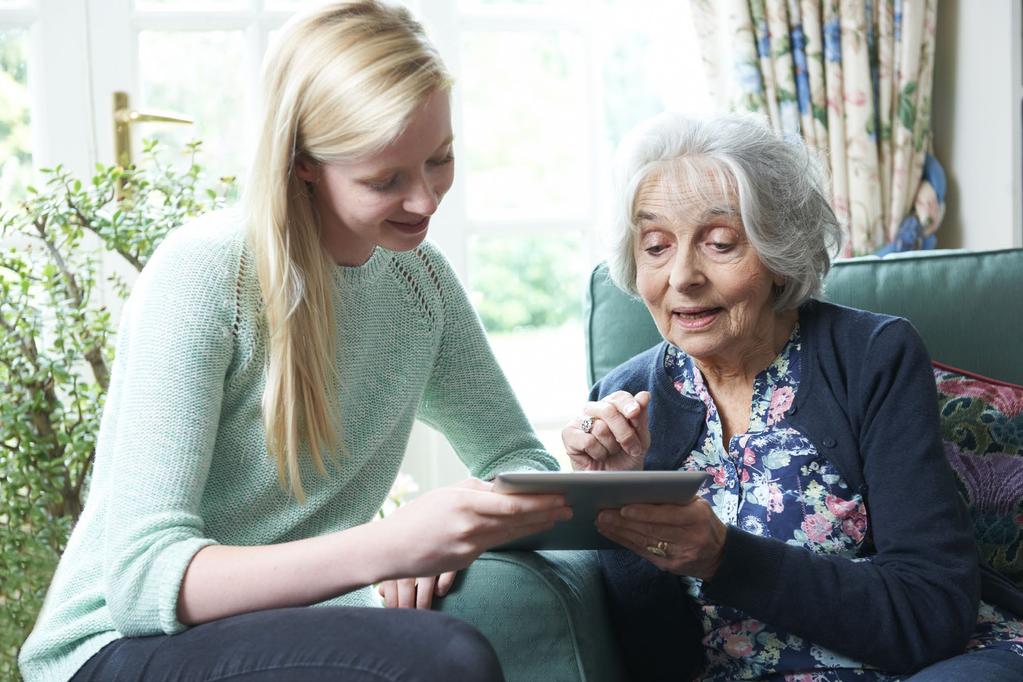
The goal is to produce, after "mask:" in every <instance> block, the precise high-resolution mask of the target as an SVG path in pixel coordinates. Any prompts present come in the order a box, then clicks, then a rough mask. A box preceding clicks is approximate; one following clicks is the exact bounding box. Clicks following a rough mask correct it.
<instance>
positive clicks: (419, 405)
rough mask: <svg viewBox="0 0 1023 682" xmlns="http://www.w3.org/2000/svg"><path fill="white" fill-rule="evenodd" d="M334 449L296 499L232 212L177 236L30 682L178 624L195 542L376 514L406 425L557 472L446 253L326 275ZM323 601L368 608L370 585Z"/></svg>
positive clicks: (42, 619) (107, 431)
mask: <svg viewBox="0 0 1023 682" xmlns="http://www.w3.org/2000/svg"><path fill="white" fill-rule="evenodd" d="M333 280H334V286H335V291H334V293H335V302H336V303H335V310H334V314H335V316H336V324H337V340H338V354H337V367H338V372H339V376H340V405H341V419H342V425H343V428H342V438H343V441H344V446H345V448H346V451H347V454H346V455H343V456H342V455H338V457H337V458H336V460H335V461H334V462H333V463H330V462H328V463H327V467H328V473H327V475H326V476H323V475H320V474H318V473H317V472H316V470H315V468H314V467H312V465H310V464H309V463H308V462H304V463H303V469H302V481H303V485H304V486H305V489H306V496H307V499H306V502H305V503H304V504H298V503H297V502H296V501H295V500H294V499H293V498H292V497H290V496H289V495H288V494H287V493H286V492H285V491H284V490H283V489H282V487H281V485H280V483H279V482H278V477H277V468H276V461H275V459H274V458H273V457H272V456H270V455H269V454H268V452H267V446H266V440H265V432H264V429H263V423H262V418H261V408H260V401H261V397H262V394H263V387H264V373H265V371H266V352H267V349H266V341H265V323H264V318H263V316H262V314H261V310H260V305H261V303H260V300H261V299H260V295H259V287H258V284H257V281H256V277H255V274H254V267H253V261H252V257H251V253H250V252H249V250H248V247H247V246H246V244H245V239H244V229H243V226H242V224H241V221H240V219H239V218H238V217H237V216H236V214H234V213H233V212H221V213H216V214H212V215H209V216H206V217H203V218H201V219H199V220H197V221H195V222H194V223H192V224H190V225H188V226H185V227H182V228H180V229H178V230H177V231H175V232H174V233H172V234H171V235H170V236H169V237H168V238H167V239H166V240H165V241H164V242H163V244H162V245H161V246H160V247H159V249H157V251H156V253H155V254H154V255H153V257H152V259H151V260H150V262H149V264H148V265H147V266H146V268H145V269H144V270H143V272H142V274H141V275H140V277H139V279H138V281H137V283H136V285H135V288H134V290H133V292H132V295H131V297H130V299H129V300H128V302H127V304H126V306H125V308H124V312H123V319H122V321H121V325H120V331H119V335H118V342H117V356H116V360H115V363H114V367H113V374H112V380H111V385H110V392H109V394H108V396H107V403H106V407H105V410H104V413H103V421H102V425H101V428H100V433H99V440H98V444H97V448H96V464H95V468H94V471H93V474H92V481H91V486H90V490H89V495H88V501H87V503H86V505H85V510H84V512H83V513H82V516H81V518H80V519H79V521H78V524H77V526H76V527H75V529H74V532H73V533H72V535H71V538H70V540H69V542H68V546H67V549H66V551H65V552H64V556H63V557H62V559H61V561H60V565H59V567H58V569H57V572H56V575H55V577H54V579H53V582H52V584H51V586H50V590H49V593H48V595H47V599H46V602H45V604H44V606H43V609H42V612H41V614H40V616H39V619H38V621H37V622H36V625H35V629H34V631H33V632H32V634H31V635H30V637H29V638H28V640H27V641H26V642H25V645H24V646H23V647H22V650H21V653H20V657H19V658H20V660H19V662H20V665H21V671H22V674H23V676H24V677H25V679H26V681H27V682H34V681H36V680H46V681H47V682H52V681H54V680H66V679H68V678H70V677H71V676H72V675H73V674H74V673H75V671H77V669H78V668H79V667H81V665H82V664H84V663H85V661H86V660H88V659H89V658H90V657H91V656H92V655H93V654H95V653H96V652H97V651H99V649H100V648H102V647H103V646H104V645H105V644H107V643H108V642H110V641H112V640H114V639H117V638H119V637H142V636H147V635H159V634H174V633H177V632H180V631H182V630H183V629H185V626H184V625H183V624H182V623H180V622H179V621H178V620H177V617H176V612H177V598H178V589H179V587H180V585H181V581H182V578H183V576H184V572H185V569H186V568H187V566H188V564H189V562H190V561H191V559H192V557H193V556H194V555H195V553H196V552H198V551H199V550H200V549H201V548H203V547H205V546H207V545H210V544H215V543H221V544H225V545H261V544H270V543H280V542H287V541H290V540H296V539H299V538H307V537H311V536H316V535H321V534H324V533H331V532H334V531H338V530H342V529H345V528H350V527H352V526H356V525H359V524H363V523H366V522H368V521H370V520H371V519H372V518H373V517H374V515H375V514H376V512H377V510H378V509H379V507H380V505H381V504H382V502H383V501H384V499H385V497H386V495H387V493H388V491H389V489H390V486H391V484H392V482H393V481H394V479H395V476H396V474H397V472H398V468H399V466H400V464H401V461H402V456H403V454H404V450H405V446H406V442H407V440H408V435H409V431H410V430H411V428H412V424H413V420H414V419H416V418H419V419H421V420H423V421H424V422H426V423H428V424H430V425H432V426H433V427H435V428H437V429H438V430H440V431H441V432H442V433H443V434H444V435H445V436H446V437H447V438H448V440H449V441H450V442H451V444H452V446H453V447H454V449H455V450H456V451H457V452H458V454H459V456H460V457H461V458H462V459H463V461H465V463H466V464H467V465H468V466H469V468H470V470H471V472H472V474H473V475H474V476H477V477H480V478H489V477H492V476H493V475H495V474H496V473H497V472H499V471H504V470H509V469H556V468H557V464H556V463H555V461H554V460H553V459H552V458H551V457H550V455H548V454H547V453H546V452H545V451H544V450H543V447H542V445H541V444H540V442H539V441H538V440H537V439H536V437H535V435H534V434H533V432H532V430H531V428H530V426H529V423H528V422H527V421H526V418H525V416H524V415H523V413H522V410H521V408H520V407H519V406H518V404H517V402H516V401H515V398H514V396H513V394H512V391H511V389H510V387H509V385H508V383H507V381H506V379H505V377H504V375H503V374H502V372H501V370H500V368H499V366H498V364H497V362H496V361H495V359H494V357H493V354H492V353H491V350H490V347H489V346H488V344H487V340H486V337H485V335H484V332H483V329H482V327H481V325H480V323H479V319H478V317H477V316H476V314H475V312H474V311H473V309H472V307H471V306H470V304H469V302H468V300H467V298H466V295H465V291H464V290H463V288H462V286H461V285H460V284H459V282H458V280H457V278H456V276H455V275H454V273H453V272H452V270H451V268H450V266H449V264H448V263H447V261H446V260H445V259H444V258H443V256H442V255H441V254H440V253H439V252H438V250H437V249H436V248H435V247H434V246H432V245H431V244H429V243H424V244H423V245H421V246H420V247H419V248H417V249H415V250H413V251H409V252H405V253H391V252H388V251H385V250H383V249H379V248H378V249H376V250H375V251H374V252H373V254H372V255H371V256H370V258H369V260H368V261H367V262H366V263H365V264H363V265H361V266H359V267H340V266H338V267H337V268H336V269H335V271H334V272H333ZM328 603H332V604H342V603H343V604H347V605H365V606H376V605H379V601H378V600H376V599H374V597H373V595H372V592H371V589H370V588H363V589H361V590H357V591H355V592H352V593H349V594H347V595H342V596H339V597H337V598H336V599H333V600H331V601H330V602H328Z"/></svg>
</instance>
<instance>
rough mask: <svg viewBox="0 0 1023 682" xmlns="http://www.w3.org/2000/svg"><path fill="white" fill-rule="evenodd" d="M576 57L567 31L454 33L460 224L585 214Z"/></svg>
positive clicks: (575, 43)
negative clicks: (458, 68) (459, 105)
mask: <svg viewBox="0 0 1023 682" xmlns="http://www.w3.org/2000/svg"><path fill="white" fill-rule="evenodd" d="M583 57H584V53H583V43H582V39H581V38H580V37H579V35H578V34H574V33H570V32H567V31H558V32H555V31H549V32H542V33H541V32H504V31H467V32H465V33H464V34H463V39H462V56H461V64H462V73H461V77H460V84H461V86H462V87H461V95H462V98H463V103H464V117H463V118H464V121H465V123H464V137H465V145H464V149H465V150H466V152H467V155H468V157H469V158H468V160H467V161H468V163H467V164H465V166H464V167H465V168H466V174H465V177H466V196H467V201H468V204H467V209H468V213H469V218H470V220H514V219H523V218H525V219H530V218H531V219H537V218H555V219H567V218H578V217H579V216H580V215H588V214H589V211H590V209H589V206H590V196H589V182H588V177H589V176H588V174H587V172H586V171H587V169H586V158H587V157H586V154H585V150H586V149H587V147H588V146H589V145H588V140H587V136H586V130H587V126H586V121H587V118H586V111H585V110H586V106H585V69H584V61H583Z"/></svg>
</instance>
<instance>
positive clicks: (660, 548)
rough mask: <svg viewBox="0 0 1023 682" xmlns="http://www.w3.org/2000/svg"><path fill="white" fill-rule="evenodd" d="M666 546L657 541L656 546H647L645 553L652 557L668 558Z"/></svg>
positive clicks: (662, 542)
mask: <svg viewBox="0 0 1023 682" xmlns="http://www.w3.org/2000/svg"><path fill="white" fill-rule="evenodd" d="M669 546H670V545H668V543H667V542H665V541H664V540H658V541H657V544H656V545H647V548H646V551H647V552H649V553H650V554H653V555H654V556H659V557H662V558H663V557H666V556H668V547H669Z"/></svg>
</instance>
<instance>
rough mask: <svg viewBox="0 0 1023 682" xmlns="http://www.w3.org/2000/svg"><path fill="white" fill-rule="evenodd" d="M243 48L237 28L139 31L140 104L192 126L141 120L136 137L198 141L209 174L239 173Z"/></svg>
mask: <svg viewBox="0 0 1023 682" xmlns="http://www.w3.org/2000/svg"><path fill="white" fill-rule="evenodd" d="M244 50H245V43H244V40H243V35H242V33H241V32H240V31H187V32H186V31H178V32H170V31H167V32H164V31H142V32H141V33H140V34H139V74H140V77H141V81H142V105H141V106H143V107H144V108H147V109H157V110H168V111H173V112H178V113H182V114H185V115H186V116H191V117H192V118H194V119H195V125H193V126H185V125H180V124H170V123H149V124H144V125H140V126H138V129H137V130H138V132H137V135H136V137H137V138H141V137H146V138H150V137H155V138H157V139H160V140H165V141H169V142H171V143H172V144H173V145H174V146H175V147H180V146H181V145H182V144H183V143H184V142H187V141H188V140H192V139H196V138H198V139H201V140H202V141H203V150H204V151H203V155H202V157H203V159H205V163H204V164H203V165H205V166H206V167H208V168H209V169H210V173H211V174H215V175H235V176H237V175H240V174H241V172H242V171H243V170H244V168H245V163H246V155H245V153H244V148H245V147H244V145H245V139H244V138H245V132H246V122H247V121H246V109H247V107H246V102H245V84H246V83H247V80H248V79H247V78H246V74H245V73H244V72H243V70H242V64H243V61H244ZM213 65H216V68H211V66H213Z"/></svg>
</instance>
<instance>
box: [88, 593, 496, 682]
mask: <svg viewBox="0 0 1023 682" xmlns="http://www.w3.org/2000/svg"><path fill="white" fill-rule="evenodd" d="M129 680H132V681H135V680H147V681H149V680H152V681H161V682H162V681H165V680H187V681H192V680H195V681H199V680H201V681H202V682H214V681H215V680H231V682H241V681H243V680H244V681H245V682H271V681H273V682H292V681H297V680H302V681H303V682H327V681H328V680H329V681H331V682H334V681H341V680H343V681H344V682H384V681H386V682H439V681H442V680H443V681H445V682H447V681H450V680H472V681H476V680H478V681H480V682H503V680H504V676H503V675H502V674H501V667H500V665H499V664H498V662H497V657H496V656H495V654H494V650H493V648H492V647H491V646H490V643H489V642H488V641H487V640H486V639H485V638H484V637H483V635H481V634H480V633H479V632H478V631H477V630H476V629H475V628H473V627H472V626H471V625H468V624H467V623H464V622H462V621H460V620H458V619H456V618H453V617H451V616H447V615H445V614H442V613H437V612H435V611H417V610H412V609H373V608H347V607H307V608H290V609H274V610H271V611H259V612H256V613H249V614H244V615H241V616H234V617H232V618H225V619H223V620H218V621H214V622H212V623H206V624H204V625H197V626H195V627H192V628H189V629H188V630H185V631H184V632H182V633H179V634H177V635H171V636H167V635H160V636H155V637H136V638H125V639H119V640H117V641H114V642H111V643H110V644H108V645H107V646H105V647H104V648H103V649H101V650H100V651H99V652H98V653H97V654H96V655H95V656H93V657H92V658H90V659H89V660H88V661H87V662H86V663H85V665H84V666H82V668H81V669H80V670H79V671H78V673H76V674H75V676H74V677H73V678H72V682H86V681H95V682H100V681H102V682H128V681H129Z"/></svg>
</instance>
